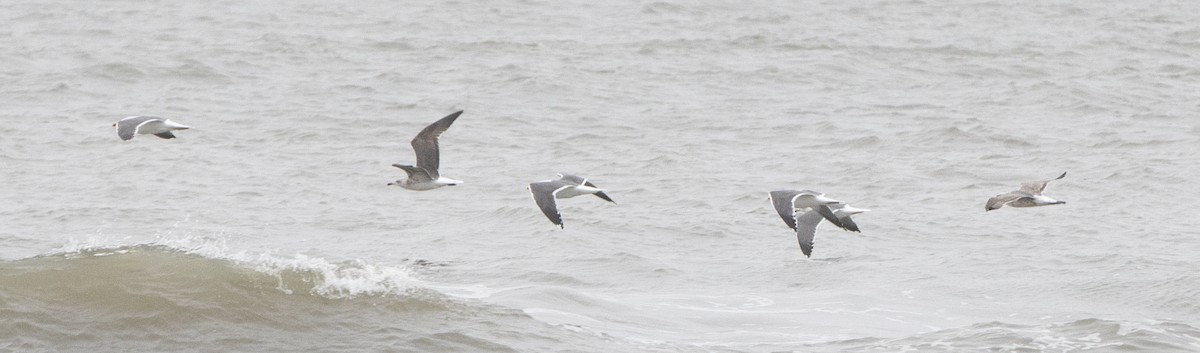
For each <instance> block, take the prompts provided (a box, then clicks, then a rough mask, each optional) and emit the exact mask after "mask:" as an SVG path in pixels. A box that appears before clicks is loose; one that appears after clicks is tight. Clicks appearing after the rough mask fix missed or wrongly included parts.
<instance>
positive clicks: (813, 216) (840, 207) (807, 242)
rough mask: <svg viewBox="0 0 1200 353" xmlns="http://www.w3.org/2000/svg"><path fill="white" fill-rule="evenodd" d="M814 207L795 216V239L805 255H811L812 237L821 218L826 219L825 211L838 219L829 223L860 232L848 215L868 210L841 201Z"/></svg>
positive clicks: (815, 233)
mask: <svg viewBox="0 0 1200 353" xmlns="http://www.w3.org/2000/svg"><path fill="white" fill-rule="evenodd" d="M815 208H816V209H814V210H812V211H808V212H805V213H804V214H802V215H799V216H797V217H796V241H797V242H799V243H800V251H801V252H803V253H804V256H805V257H812V249H813V237H815V236H816V235H817V225H818V224H820V223H821V220H823V219H826V216H825V212H831V213H832V214H833V215H834V216H835V218H836V219H837V220H838V221H837V222H833V221H830V223H833V224H834V225H837V226H838V227H840V228H842V229H845V230H848V231H852V232H859V233H862V232H861V231H859V230H858V224H856V223H854V220H852V219H850V216H853V215H856V214H859V213H863V212H867V211H870V210H868V209H865V208H856V207H853V206H850V205H847V204H845V203H842V202H837V203H832V204H828V205H819V206H817V207H815Z"/></svg>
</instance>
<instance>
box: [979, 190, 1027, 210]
mask: <svg viewBox="0 0 1200 353" xmlns="http://www.w3.org/2000/svg"><path fill="white" fill-rule="evenodd" d="M1029 196H1030V194H1029V193H1028V192H1025V191H1013V192H1010V193H1007V194H1000V195H996V196H993V197H992V198H990V199H988V200H987V204H986V205H984V206H983V210H984V211H991V210H994V209H997V208H1000V207H1004V205H1005V204H1007V203H1009V202H1013V200H1016V199H1019V198H1022V197H1029Z"/></svg>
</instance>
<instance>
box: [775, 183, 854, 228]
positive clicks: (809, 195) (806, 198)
mask: <svg viewBox="0 0 1200 353" xmlns="http://www.w3.org/2000/svg"><path fill="white" fill-rule="evenodd" d="M768 198H769V199H770V200H771V204H773V205H775V212H778V213H779V217H780V218H783V223H786V224H787V226H788V228H792V229H796V212H801V211H804V209H806V208H812V209H815V210H816V211H818V213H820V214H821V215H822V216H824V217H825V219H828V220H829V222H831V223H833V224H837V225H838V226H839V227H841V223H840V222H841V221H839V220H838V218H837V216H836V215H834V214H833V212H832V211H831V210H829V209H826V208H820V207H817V206H820V205H827V204H831V203H836V202H838V200H834V199H831V198H828V197H825V194H823V193H820V192H816V191H812V190H803V191H796V190H775V191H772V192H771V193H770V194H768Z"/></svg>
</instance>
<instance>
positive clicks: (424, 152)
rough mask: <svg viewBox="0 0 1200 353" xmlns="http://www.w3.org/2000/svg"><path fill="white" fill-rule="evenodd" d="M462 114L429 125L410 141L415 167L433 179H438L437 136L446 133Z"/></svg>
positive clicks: (460, 112) (456, 113) (455, 113)
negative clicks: (414, 157) (414, 154)
mask: <svg viewBox="0 0 1200 353" xmlns="http://www.w3.org/2000/svg"><path fill="white" fill-rule="evenodd" d="M462 113H463V111H461V110H459V111H457V112H454V113H452V114H450V115H447V116H446V117H444V118H441V119H439V120H438V121H435V122H434V123H433V124H429V126H426V127H425V129H422V130H421V132H420V133H417V137H413V139H412V148H413V152H415V153H416V154H417V167H419V168H421V169H424V170H425V171H426V172H428V173H429V176H430V177H432V178H434V179H437V177H438V164H439V155H438V136H441V135H442V133H443V132H446V129H449V128H450V124H453V123H454V119H458V116H459V115H462Z"/></svg>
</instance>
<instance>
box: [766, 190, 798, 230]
mask: <svg viewBox="0 0 1200 353" xmlns="http://www.w3.org/2000/svg"><path fill="white" fill-rule="evenodd" d="M798 194H800V192H799V191H796V190H775V191H772V192H771V193H770V194H768V195H769V196H770V198H771V204H772V205H774V206H775V212H777V213H779V218H783V223H785V224H787V226H788V228H791V229H796V206H795V204H793V203H792V199H794V198H795V197H796V195H798Z"/></svg>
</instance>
